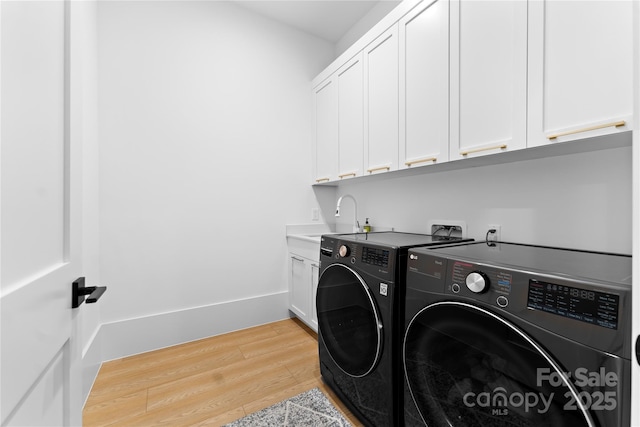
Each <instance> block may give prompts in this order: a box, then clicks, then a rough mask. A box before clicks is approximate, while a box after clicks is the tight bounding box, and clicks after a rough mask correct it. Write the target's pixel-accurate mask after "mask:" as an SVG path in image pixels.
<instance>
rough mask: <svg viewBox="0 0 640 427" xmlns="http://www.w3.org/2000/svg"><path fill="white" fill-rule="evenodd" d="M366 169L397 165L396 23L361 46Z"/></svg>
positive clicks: (375, 171)
mask: <svg viewBox="0 0 640 427" xmlns="http://www.w3.org/2000/svg"><path fill="white" fill-rule="evenodd" d="M364 69H365V77H364V82H365V93H364V97H365V160H364V163H365V165H364V167H365V168H366V171H367V173H369V174H372V173H378V172H386V171H389V170H396V169H397V168H398V25H397V23H396V25H394V26H393V27H391V28H390V29H389V30H387V31H386V32H384V33H383V34H382V35H381V36H379V37H378V38H377V39H376V40H375V41H373V42H372V43H371V44H369V45H368V46H367V47H366V48H365V50H364Z"/></svg>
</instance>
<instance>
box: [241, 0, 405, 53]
mask: <svg viewBox="0 0 640 427" xmlns="http://www.w3.org/2000/svg"><path fill="white" fill-rule="evenodd" d="M236 1H238V3H239V4H240V5H242V6H244V7H245V8H247V9H250V10H253V11H254V12H256V13H259V14H261V15H263V16H266V17H269V18H271V19H274V20H276V21H279V22H281V23H283V24H286V25H289V26H291V27H294V28H297V29H299V30H301V31H304V32H306V33H309V34H313V35H315V36H317V37H320V38H322V39H324V40H327V41H329V42H331V43H336V42H338V41H339V40H340V39H341V38H342V36H344V35H345V34H346V33H347V31H348V30H349V29H350V28H352V27H353V26H354V25H355V24H356V23H357V22H358V21H359V20H360V19H361V18H362V17H364V16H365V15H366V14H367V13H368V12H369V11H370V10H371V9H372V8H373V7H374V6H376V5H377V4H378V3H380V2H381V1H382V2H385V3H389V2H391V3H394V4H397V3H399V0H391V1H390V0H375V1H374V0H275V1H274V0H236Z"/></svg>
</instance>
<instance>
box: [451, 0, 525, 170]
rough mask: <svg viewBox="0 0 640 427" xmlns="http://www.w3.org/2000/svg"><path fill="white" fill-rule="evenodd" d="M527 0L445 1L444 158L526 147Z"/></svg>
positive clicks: (465, 156) (472, 155) (456, 157)
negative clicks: (447, 83) (447, 106)
mask: <svg viewBox="0 0 640 427" xmlns="http://www.w3.org/2000/svg"><path fill="white" fill-rule="evenodd" d="M526 37H527V2H526V1H452V2H451V135H450V137H451V144H450V159H452V160H455V159H462V158H467V157H474V156H479V155H483V154H493V153H500V152H502V151H511V150H515V149H519V148H524V147H525V146H526V119H527V116H526V115H527V110H526V106H527V98H526V96H527V38H526Z"/></svg>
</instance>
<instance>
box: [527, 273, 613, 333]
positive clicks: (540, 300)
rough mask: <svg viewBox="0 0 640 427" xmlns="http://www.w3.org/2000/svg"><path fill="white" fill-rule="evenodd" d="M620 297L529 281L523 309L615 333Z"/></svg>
mask: <svg viewBox="0 0 640 427" xmlns="http://www.w3.org/2000/svg"><path fill="white" fill-rule="evenodd" d="M619 302H620V296H618V295H615V294H608V293H604V292H598V291H589V290H585V289H580V288H574V287H571V286H564V285H557V284H554V283H548V282H541V281H539V280H534V279H531V280H529V297H528V300H527V307H529V308H532V309H535V310H541V311H546V312H547V313H553V314H557V315H559V316H563V317H568V318H570V319H576V320H580V321H582V322H586V323H591V324H593V325H598V326H602V327H604V328H609V329H618V305H619Z"/></svg>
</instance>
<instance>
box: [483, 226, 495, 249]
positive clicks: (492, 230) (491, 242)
mask: <svg viewBox="0 0 640 427" xmlns="http://www.w3.org/2000/svg"><path fill="white" fill-rule="evenodd" d="M496 232H497V230H496V229H495V228H490V229H489V230H488V231H487V234H486V235H485V236H484V240H485V242H487V246H495V245H496V243H495V240H489V234H495V233H496Z"/></svg>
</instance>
